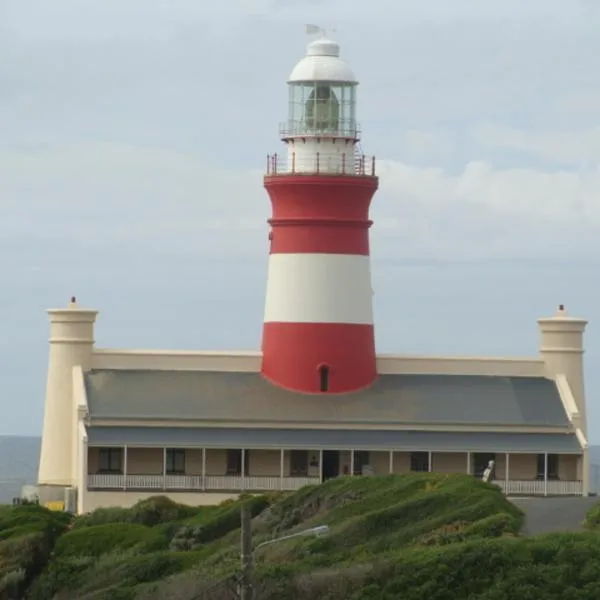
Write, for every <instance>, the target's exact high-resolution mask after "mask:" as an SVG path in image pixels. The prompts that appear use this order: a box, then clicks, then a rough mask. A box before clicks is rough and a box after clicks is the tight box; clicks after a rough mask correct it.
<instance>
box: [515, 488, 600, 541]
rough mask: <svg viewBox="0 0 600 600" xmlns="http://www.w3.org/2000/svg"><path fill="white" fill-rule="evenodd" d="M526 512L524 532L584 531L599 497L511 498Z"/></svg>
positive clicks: (530, 533)
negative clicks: (589, 511) (591, 509)
mask: <svg viewBox="0 0 600 600" xmlns="http://www.w3.org/2000/svg"><path fill="white" fill-rule="evenodd" d="M509 500H510V501H511V502H513V503H514V504H516V505H517V506H518V507H519V508H520V509H521V510H522V511H523V512H524V513H525V524H524V526H523V533H524V534H525V535H537V534H538V533H551V532H554V531H583V525H582V522H583V520H584V519H585V515H586V513H587V511H588V510H589V509H590V507H592V506H593V505H594V504H596V503H597V502H600V499H599V498H597V497H593V496H592V497H587V498H585V497H566V498H516V497H515V498H509Z"/></svg>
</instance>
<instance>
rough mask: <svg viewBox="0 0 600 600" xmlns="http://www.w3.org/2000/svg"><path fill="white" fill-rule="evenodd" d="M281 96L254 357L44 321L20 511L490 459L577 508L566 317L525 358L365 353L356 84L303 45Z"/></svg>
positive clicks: (582, 410) (570, 339) (478, 466)
mask: <svg viewBox="0 0 600 600" xmlns="http://www.w3.org/2000/svg"><path fill="white" fill-rule="evenodd" d="M288 84H289V88H290V103H289V106H290V109H289V111H290V112H289V115H288V120H287V122H286V123H285V125H283V126H282V127H281V135H282V140H283V141H284V142H285V143H286V145H287V148H288V151H287V157H286V159H285V160H283V161H282V160H281V159H280V158H279V157H278V156H277V155H274V156H273V157H272V158H271V159H270V161H269V166H268V173H267V175H266V177H265V187H266V188H267V190H268V192H269V195H270V197H271V201H272V205H273V217H272V219H271V220H270V226H271V233H270V236H271V252H270V259H269V278H268V285H267V295H266V308H265V318H264V330H263V341H262V346H261V351H260V352H250V353H248V352H201V351H198V352H183V351H181V352H175V351H160V350H121V349H100V348H96V347H95V345H94V327H95V321H96V316H97V311H95V310H87V309H84V308H82V307H80V306H79V305H78V304H77V302H76V300H75V299H74V298H73V299H72V302H71V303H70V304H69V306H68V307H67V308H64V309H53V310H50V311H49V314H50V327H51V332H50V360H49V367H48V383H47V392H46V406H45V416H44V427H43V438H42V452H41V460H40V467H39V480H38V485H39V494H40V499H41V500H42V501H43V502H46V501H50V500H63V499H64V498H67V499H69V502H71V501H72V502H76V505H77V510H78V511H79V512H87V511H90V510H93V509H94V508H97V507H100V506H115V505H131V504H133V503H135V502H136V501H138V500H139V499H141V498H144V497H147V496H150V495H156V494H157V493H160V494H166V495H169V496H170V497H172V498H174V499H175V500H177V501H180V502H183V503H190V504H212V503H217V502H220V501H222V500H224V499H226V498H232V497H235V496H236V495H238V494H239V493H240V492H262V491H266V490H280V489H282V490H295V489H298V488H300V487H302V486H304V485H306V484H312V483H319V482H320V481H323V480H324V479H327V478H330V477H335V476H338V475H342V474H352V475H361V474H363V475H366V474H370V473H376V474H383V473H406V472H409V471H411V470H412V471H438V472H444V473H450V472H464V473H471V474H473V475H481V473H482V472H483V470H484V469H485V467H486V466H487V464H488V461H489V460H490V459H494V460H495V461H496V480H497V483H498V484H499V485H500V486H502V488H503V489H504V490H506V491H507V492H510V493H524V494H539V495H555V494H574V495H581V494H583V495H587V494H588V491H589V474H588V473H589V465H588V446H587V441H586V440H587V421H586V401H585V391H584V373H583V332H584V329H585V326H586V321H585V320H583V319H578V318H574V317H570V316H568V315H567V313H566V312H565V310H564V308H563V307H562V306H561V307H559V309H558V312H557V313H556V314H555V315H554V316H552V317H550V318H545V319H540V320H539V321H538V325H539V333H540V349H539V354H538V355H537V356H532V357H528V358H512V357H509V358H505V357H502V358H485V357H466V358H463V357H422V356H409V355H377V354H376V352H375V346H374V325H373V319H372V308H371V302H372V299H371V296H372V290H371V283H370V267H369V239H368V230H369V227H370V225H371V221H370V220H369V215H368V209H369V204H370V201H371V198H372V197H373V195H374V193H375V190H376V189H377V186H378V179H377V177H376V175H375V161H374V159H367V158H366V157H364V156H363V155H362V154H360V153H359V152H358V150H357V148H358V141H359V138H360V128H359V126H358V124H357V122H356V86H357V82H356V80H355V78H354V75H353V73H352V71H351V69H350V68H349V66H348V65H347V64H346V63H345V62H343V61H342V60H341V58H340V57H339V47H338V45H337V44H335V43H334V42H331V41H329V40H317V41H315V42H313V43H312V44H310V45H309V48H308V54H307V56H306V57H305V58H303V59H302V60H301V61H300V63H299V64H298V65H297V66H296V67H295V68H294V70H293V72H292V75H291V76H290V79H289V81H288Z"/></svg>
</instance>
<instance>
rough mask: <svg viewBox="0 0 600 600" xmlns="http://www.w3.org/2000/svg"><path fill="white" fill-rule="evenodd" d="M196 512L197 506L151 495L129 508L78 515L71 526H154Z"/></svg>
mask: <svg viewBox="0 0 600 600" xmlns="http://www.w3.org/2000/svg"><path fill="white" fill-rule="evenodd" d="M197 512H198V509H197V508H195V507H193V506H187V505H185V504H178V503H177V502H173V500H171V499H170V498H167V497H166V496H153V497H151V498H147V499H146V500H140V501H139V502H138V503H136V504H135V505H134V506H132V507H131V508H98V509H97V510H95V511H94V512H92V513H90V514H88V515H83V516H81V517H78V518H77V519H76V520H75V523H74V526H73V528H74V529H79V528H81V527H91V526H93V525H106V524H108V523H137V524H139V525H147V526H154V525H158V524H160V523H166V522H169V521H177V520H181V519H185V518H188V517H191V516H192V515H195V514H196V513H197Z"/></svg>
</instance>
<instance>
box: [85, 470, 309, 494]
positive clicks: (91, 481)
mask: <svg viewBox="0 0 600 600" xmlns="http://www.w3.org/2000/svg"><path fill="white" fill-rule="evenodd" d="M318 483H319V478H318V477H283V478H281V477H279V476H271V475H264V476H248V477H241V476H238V475H207V476H205V477H204V478H203V477H202V476H201V475H165V476H163V475H116V474H90V475H88V489H94V490H127V489H129V490H163V491H179V490H185V491H189V490H191V491H203V490H206V491H236V492H243V491H249V492H264V491H277V490H286V491H294V490H298V489H300V488H301V487H304V486H306V485H314V484H318Z"/></svg>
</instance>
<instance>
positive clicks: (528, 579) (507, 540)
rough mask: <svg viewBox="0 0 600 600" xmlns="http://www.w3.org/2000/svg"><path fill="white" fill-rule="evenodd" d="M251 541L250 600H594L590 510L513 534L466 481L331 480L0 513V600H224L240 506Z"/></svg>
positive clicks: (494, 496)
mask: <svg viewBox="0 0 600 600" xmlns="http://www.w3.org/2000/svg"><path fill="white" fill-rule="evenodd" d="M243 503H246V505H247V506H248V507H249V508H250V511H251V513H252V515H253V517H254V519H253V534H254V539H255V543H259V542H261V541H264V540H267V539H270V538H273V537H279V536H284V535H289V534H290V533H294V532H296V531H299V530H302V529H305V528H309V527H315V526H317V525H324V524H326V525H328V526H329V534H328V535H327V536H324V537H320V538H309V537H300V538H295V539H292V540H288V541H284V542H280V543H277V544H272V545H269V546H265V547H263V548H260V549H259V550H257V552H256V573H255V575H256V597H257V600H275V599H280V598H286V600H287V599H290V600H294V599H298V600H302V599H307V600H308V599H315V598H319V599H321V600H392V599H393V600H396V599H398V598H399V599H401V600H457V599H458V600H460V599H464V600H513V599H516V598H518V599H519V600H534V599H537V598H542V597H543V598H544V599H545V600H547V599H550V600H553V599H557V600H558V599H559V598H560V600H587V599H589V600H597V598H600V544H599V543H598V542H599V541H600V540H599V538H598V533H597V532H596V531H595V529H596V528H598V527H600V507H594V508H593V509H592V510H591V511H590V513H589V515H588V519H587V526H588V528H589V529H590V531H588V532H586V533H579V534H561V535H546V536H539V537H529V538H526V537H522V536H520V535H519V530H520V527H521V525H522V519H523V515H522V513H521V512H520V511H519V509H517V508H516V507H515V506H514V505H513V504H511V503H510V502H508V501H507V500H506V499H505V497H504V496H503V495H502V493H501V492H500V490H499V489H498V488H497V487H495V486H492V485H488V484H485V483H482V482H481V481H478V480H476V479H474V478H472V477H469V476H466V475H438V474H413V475H406V476H386V477H343V478H339V479H335V480H332V481H329V482H327V483H325V484H323V485H321V486H310V487H306V488H304V489H302V490H300V491H299V492H297V493H295V494H275V495H266V496H246V497H241V498H240V499H239V500H237V501H235V502H233V501H229V502H225V503H223V504H222V505H220V506H213V507H200V508H191V507H187V506H182V505H178V504H176V503H174V502H172V501H170V500H168V499H167V498H164V497H156V498H151V499H149V500H145V501H143V502H140V503H138V504H137V505H136V506H134V507H133V508H130V509H102V510H97V511H95V512H94V513H92V514H90V515H85V516H82V517H76V518H74V519H71V517H70V516H69V515H66V514H62V513H53V512H50V511H48V510H46V509H44V508H41V507H38V506H14V507H12V506H11V507H0V600H6V599H8V598H28V599H30V600H63V599H64V600H70V599H73V600H74V599H79V598H81V599H83V598H85V599H86V600H103V599H104V600H109V599H110V600H162V599H167V598H168V599H169V600H197V599H199V598H205V599H206V600H211V599H214V600H217V599H218V600H228V599H229V598H232V599H233V598H235V597H236V593H235V587H236V584H235V578H236V574H237V572H238V568H239V536H240V532H239V526H240V507H241V505H242V504H243Z"/></svg>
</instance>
